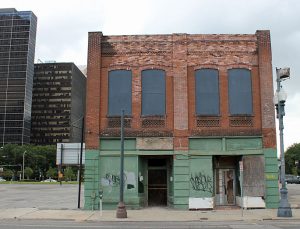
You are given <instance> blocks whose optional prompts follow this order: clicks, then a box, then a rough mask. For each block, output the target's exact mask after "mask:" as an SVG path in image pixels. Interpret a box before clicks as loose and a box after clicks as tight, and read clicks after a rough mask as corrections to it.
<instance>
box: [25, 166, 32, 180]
mask: <svg viewBox="0 0 300 229" xmlns="http://www.w3.org/2000/svg"><path fill="white" fill-rule="evenodd" d="M32 174H33V170H32V169H31V168H30V167H26V168H25V170H24V175H25V176H26V178H27V180H29V179H30V177H31V176H32Z"/></svg>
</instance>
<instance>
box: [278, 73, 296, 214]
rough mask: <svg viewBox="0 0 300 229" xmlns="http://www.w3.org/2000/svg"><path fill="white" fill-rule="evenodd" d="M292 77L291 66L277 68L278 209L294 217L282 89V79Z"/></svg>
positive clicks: (281, 212) (284, 99)
mask: <svg viewBox="0 0 300 229" xmlns="http://www.w3.org/2000/svg"><path fill="white" fill-rule="evenodd" d="M288 78H290V69H289V68H283V69H281V68H276V82H277V90H276V92H275V95H274V104H275V106H276V113H277V118H278V121H279V137H280V139H279V140H280V158H281V160H280V181H281V189H280V202H279V207H278V211H277V216H278V217H292V209H291V206H290V204H289V202H288V196H287V195H288V190H287V187H286V183H285V160H284V147H283V129H284V127H283V116H284V115H285V111H284V105H285V101H286V98H287V95H286V93H285V92H284V90H283V89H282V86H281V81H284V80H286V79H288Z"/></svg>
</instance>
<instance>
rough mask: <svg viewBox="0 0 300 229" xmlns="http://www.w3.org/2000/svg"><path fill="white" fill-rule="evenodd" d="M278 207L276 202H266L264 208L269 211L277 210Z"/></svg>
mask: <svg viewBox="0 0 300 229" xmlns="http://www.w3.org/2000/svg"><path fill="white" fill-rule="evenodd" d="M278 206H279V203H278V202H267V204H266V207H267V208H269V209H277V208H278Z"/></svg>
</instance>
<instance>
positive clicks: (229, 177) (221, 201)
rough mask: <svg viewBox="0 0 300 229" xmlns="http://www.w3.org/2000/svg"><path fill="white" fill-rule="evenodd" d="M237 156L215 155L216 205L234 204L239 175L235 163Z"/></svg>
mask: <svg viewBox="0 0 300 229" xmlns="http://www.w3.org/2000/svg"><path fill="white" fill-rule="evenodd" d="M239 160H240V157H239V156H215V158H214V171H215V172H214V173H215V175H214V176H215V204H216V206H224V205H225V206H226V205H227V206H228V205H231V206H232V205H236V196H237V195H238V194H239V187H240V182H239V179H238V178H239V177H238V175H239V174H237V165H238V163H239Z"/></svg>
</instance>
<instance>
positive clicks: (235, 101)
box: [228, 68, 253, 115]
mask: <svg viewBox="0 0 300 229" xmlns="http://www.w3.org/2000/svg"><path fill="white" fill-rule="evenodd" d="M251 81H252V80H251V71H250V70H248V69H244V68H234V69H230V70H228V99H229V112H230V114H231V115H252V113H253V107H252V82H251Z"/></svg>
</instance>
